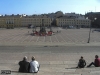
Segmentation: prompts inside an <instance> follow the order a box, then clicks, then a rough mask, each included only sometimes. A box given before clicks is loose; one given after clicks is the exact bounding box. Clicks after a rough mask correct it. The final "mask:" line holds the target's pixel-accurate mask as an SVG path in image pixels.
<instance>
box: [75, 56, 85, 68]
mask: <svg viewBox="0 0 100 75" xmlns="http://www.w3.org/2000/svg"><path fill="white" fill-rule="evenodd" d="M85 66H86V62H85V60H84V59H83V56H81V58H80V59H79V62H78V66H77V67H76V68H84V67H85Z"/></svg>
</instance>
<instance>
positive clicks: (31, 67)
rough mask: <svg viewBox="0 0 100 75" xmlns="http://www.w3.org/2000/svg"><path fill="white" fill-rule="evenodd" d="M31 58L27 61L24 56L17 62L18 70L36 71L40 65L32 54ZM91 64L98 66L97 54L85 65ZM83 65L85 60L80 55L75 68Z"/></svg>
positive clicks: (23, 71) (25, 71)
mask: <svg viewBox="0 0 100 75" xmlns="http://www.w3.org/2000/svg"><path fill="white" fill-rule="evenodd" d="M31 59H32V61H31V62H28V61H27V56H25V57H24V58H23V60H22V61H20V62H19V66H20V67H19V72H22V73H38V71H39V68H40V65H39V63H38V61H36V60H35V57H33V56H32V58H31ZM92 65H94V66H95V67H100V58H99V56H98V55H95V60H94V62H91V63H90V64H89V65H87V67H90V66H92ZM85 66H86V61H85V59H84V58H83V56H81V58H80V59H79V62H78V65H77V67H76V68H84V67H85Z"/></svg>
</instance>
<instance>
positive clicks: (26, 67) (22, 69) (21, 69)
mask: <svg viewBox="0 0 100 75" xmlns="http://www.w3.org/2000/svg"><path fill="white" fill-rule="evenodd" d="M19 66H20V67H19V72H23V73H28V72H29V62H28V61H27V57H26V56H25V57H24V58H23V60H22V61H20V62H19Z"/></svg>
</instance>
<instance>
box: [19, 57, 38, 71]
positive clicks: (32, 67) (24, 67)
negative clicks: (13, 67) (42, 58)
mask: <svg viewBox="0 0 100 75" xmlns="http://www.w3.org/2000/svg"><path fill="white" fill-rule="evenodd" d="M31 59H32V61H31V62H28V61H27V56H25V57H24V58H23V60H22V61H20V62H19V66H20V67H19V72H22V73H38V71H39V68H40V65H39V63H38V61H36V60H35V57H33V56H32V58H31Z"/></svg>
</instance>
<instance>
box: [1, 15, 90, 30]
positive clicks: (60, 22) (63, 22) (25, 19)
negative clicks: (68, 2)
mask: <svg viewBox="0 0 100 75" xmlns="http://www.w3.org/2000/svg"><path fill="white" fill-rule="evenodd" d="M42 20H44V26H50V25H51V24H52V23H53V22H54V20H55V25H56V26H75V27H89V26H90V25H91V20H89V19H85V18H75V17H59V18H58V17H56V18H51V17H49V16H47V15H31V16H29V15H19V14H17V15H14V14H12V15H5V16H0V27H1V28H14V27H26V26H28V25H34V26H41V25H42Z"/></svg>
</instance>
